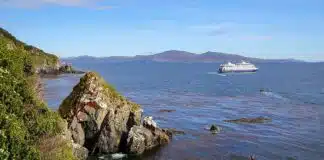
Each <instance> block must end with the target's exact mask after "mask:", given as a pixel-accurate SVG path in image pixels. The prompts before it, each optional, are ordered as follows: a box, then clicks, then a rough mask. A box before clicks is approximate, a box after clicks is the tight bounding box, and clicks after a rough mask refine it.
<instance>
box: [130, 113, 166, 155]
mask: <svg viewBox="0 0 324 160" xmlns="http://www.w3.org/2000/svg"><path fill="white" fill-rule="evenodd" d="M169 141H170V137H169V135H168V134H167V132H166V131H164V130H162V129H160V128H158V127H157V125H156V123H155V122H154V121H153V119H152V117H145V118H144V120H143V126H133V127H132V128H131V130H130V131H129V133H128V138H127V149H128V150H127V151H128V153H131V154H142V153H143V152H144V151H145V150H149V149H151V148H153V147H156V146H160V145H164V144H167V143H169Z"/></svg>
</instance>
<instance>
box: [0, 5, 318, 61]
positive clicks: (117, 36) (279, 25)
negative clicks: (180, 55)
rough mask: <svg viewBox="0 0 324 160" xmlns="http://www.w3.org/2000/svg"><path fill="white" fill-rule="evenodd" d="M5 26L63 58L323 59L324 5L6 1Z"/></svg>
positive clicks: (1, 18) (1, 17)
mask: <svg viewBox="0 0 324 160" xmlns="http://www.w3.org/2000/svg"><path fill="white" fill-rule="evenodd" d="M0 26H1V27H4V28H5V29H7V30H9V31H10V32H11V33H13V34H14V35H15V36H17V37H18V38H19V39H21V40H23V41H25V42H27V43H29V44H33V45H35V46H38V47H40V48H42V49H44V50H45V51H48V52H51V53H55V54H57V55H59V56H61V57H69V56H78V55H91V56H112V55H114V56H129V55H138V54H152V53H157V52H161V51H165V50H170V49H176V50H186V51H190V52H195V53H202V52H206V51H219V52H228V53H235V54H241V55H244V56H251V57H260V58H297V59H303V60H308V61H323V60H324V1H323V0H163V1H161V0H0Z"/></svg>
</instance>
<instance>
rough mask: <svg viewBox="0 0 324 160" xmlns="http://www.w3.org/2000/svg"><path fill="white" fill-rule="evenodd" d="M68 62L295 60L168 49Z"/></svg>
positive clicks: (84, 58)
mask: <svg viewBox="0 0 324 160" xmlns="http://www.w3.org/2000/svg"><path fill="white" fill-rule="evenodd" d="M64 60H65V61H69V62H79V63H80V62H89V61H91V62H127V61H155V62H200V63H206V62H217V63H224V62H228V61H234V62H239V61H242V60H245V61H249V62H296V61H297V60H294V59H260V58H252V57H244V56H241V55H237V54H228V53H222V52H210V51H209V52H205V53H202V54H196V53H191V52H186V51H179V50H169V51H165V52H161V53H157V54H153V55H136V56H132V57H127V56H112V57H100V58H99V57H91V56H80V57H71V58H65V59H64Z"/></svg>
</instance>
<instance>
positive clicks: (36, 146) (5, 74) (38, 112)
mask: <svg viewBox="0 0 324 160" xmlns="http://www.w3.org/2000/svg"><path fill="white" fill-rule="evenodd" d="M58 63H59V59H58V57H57V56H55V55H52V54H48V53H46V52H44V51H42V50H41V49H38V48H36V47H33V46H30V45H27V44H25V43H23V42H21V41H19V40H17V39H16V38H15V37H14V36H12V35H11V34H10V33H9V32H7V31H6V30H4V29H2V28H0V77H1V78H0V99H1V100H0V111H1V112H0V159H31V160H33V159H74V157H73V155H72V147H71V145H70V143H71V142H70V141H68V140H64V139H62V138H59V135H61V134H62V133H63V131H64V127H63V126H64V125H62V124H64V121H63V120H62V119H61V118H60V116H59V115H58V114H57V113H56V112H53V111H51V110H49V109H48V107H47V105H46V104H45V103H44V102H43V100H42V99H40V97H39V96H38V95H39V94H38V90H37V88H38V86H39V77H38V74H37V69H39V68H42V67H57V64H58Z"/></svg>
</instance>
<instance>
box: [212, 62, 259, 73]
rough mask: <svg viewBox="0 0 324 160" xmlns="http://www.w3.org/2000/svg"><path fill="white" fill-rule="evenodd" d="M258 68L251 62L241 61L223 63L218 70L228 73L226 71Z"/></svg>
mask: <svg viewBox="0 0 324 160" xmlns="http://www.w3.org/2000/svg"><path fill="white" fill-rule="evenodd" d="M257 70H258V68H257V67H256V66H255V65H254V64H251V63H248V62H244V61H242V62H241V63H235V64H234V63H231V62H228V63H227V64H221V65H220V67H219V69H218V72H219V73H226V72H256V71H257Z"/></svg>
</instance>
